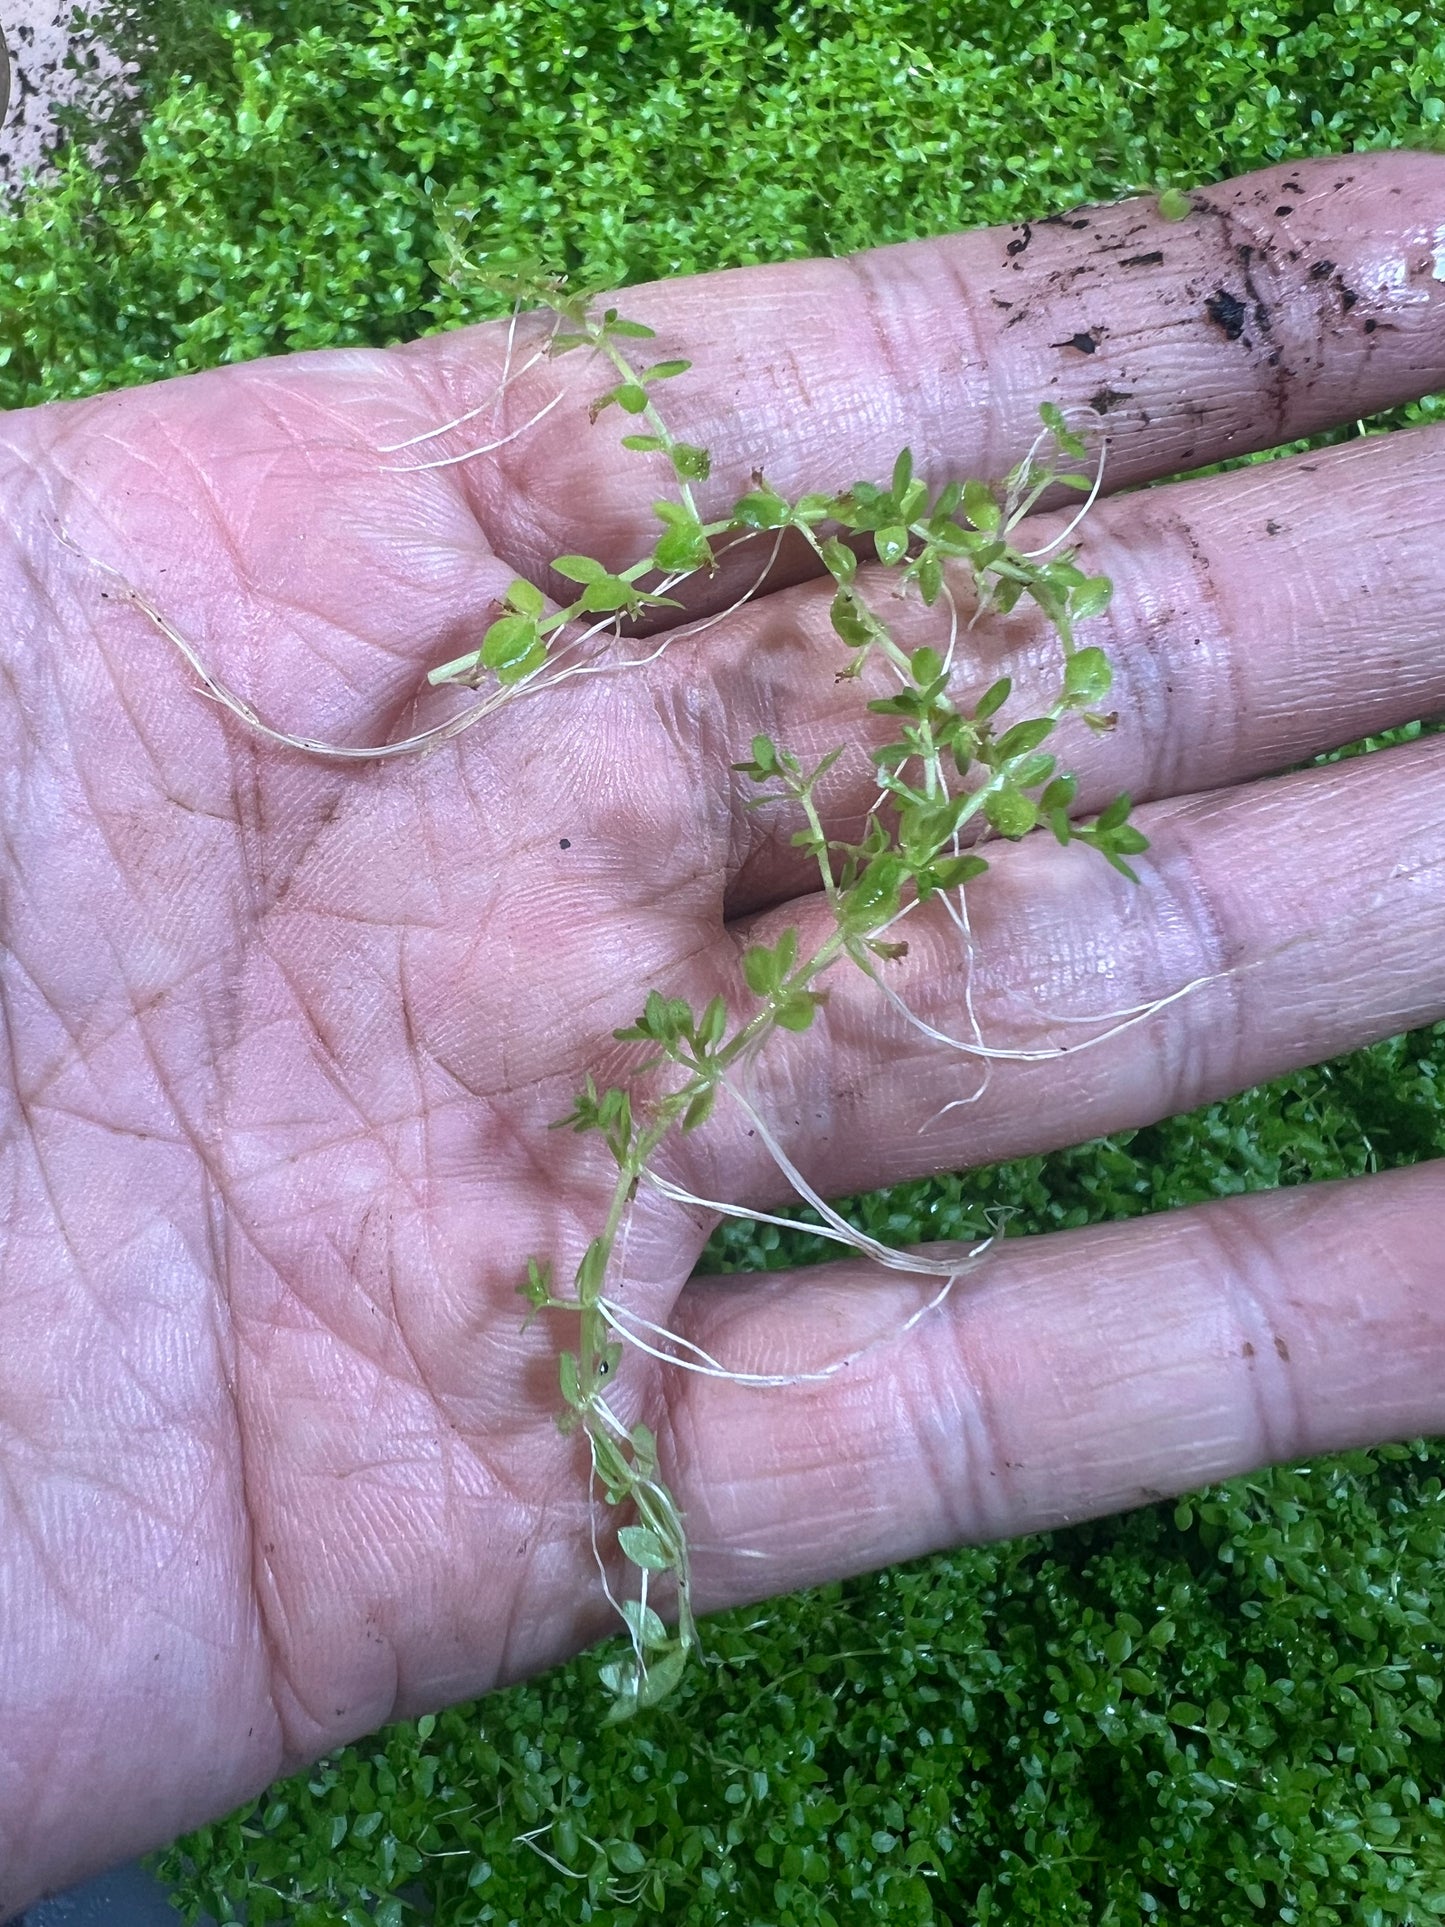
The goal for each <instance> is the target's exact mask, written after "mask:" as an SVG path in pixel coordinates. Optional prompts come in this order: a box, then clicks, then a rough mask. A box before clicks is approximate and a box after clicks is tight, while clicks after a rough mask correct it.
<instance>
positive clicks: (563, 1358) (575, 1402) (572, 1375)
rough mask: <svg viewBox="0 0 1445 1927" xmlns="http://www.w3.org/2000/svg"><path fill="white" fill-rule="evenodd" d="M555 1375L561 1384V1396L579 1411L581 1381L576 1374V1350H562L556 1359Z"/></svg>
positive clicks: (580, 1407) (581, 1402) (581, 1400)
mask: <svg viewBox="0 0 1445 1927" xmlns="http://www.w3.org/2000/svg"><path fill="white" fill-rule="evenodd" d="M557 1377H558V1379H559V1380H560V1381H561V1385H562V1397H563V1399H564V1400H565V1401H566V1403H567V1404H568V1405H570V1406H572V1407H573V1408H574V1410H577V1411H580V1410H581V1409H582V1404H583V1398H582V1382H581V1379H580V1378H579V1376H578V1367H577V1354H576V1352H563V1353H562V1354H561V1355H560V1356H559V1357H558V1360H557Z"/></svg>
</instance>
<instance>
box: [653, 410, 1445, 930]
mask: <svg viewBox="0 0 1445 1927" xmlns="http://www.w3.org/2000/svg"><path fill="white" fill-rule="evenodd" d="M1442 482H1445V429H1442V428H1431V429H1424V430H1419V431H1415V432H1410V433H1402V434H1396V435H1388V436H1377V437H1371V438H1369V439H1367V440H1362V441H1356V442H1351V443H1347V444H1345V445H1344V446H1343V447H1339V448H1334V449H1328V450H1325V451H1323V452H1320V453H1317V454H1311V455H1301V456H1298V457H1295V458H1292V459H1290V460H1288V461H1281V462H1274V463H1269V464H1266V465H1262V466H1258V467H1253V468H1248V469H1245V470H1243V471H1240V472H1238V473H1234V474H1227V475H1214V476H1209V477H1207V478H1205V479H1203V480H1199V481H1191V482H1177V483H1172V484H1169V485H1168V486H1166V487H1163V488H1158V489H1151V490H1148V491H1146V492H1143V493H1139V494H1136V495H1132V496H1129V497H1126V498H1123V499H1120V500H1116V501H1112V502H1101V503H1099V504H1097V505H1096V507H1095V508H1094V509H1093V510H1092V511H1091V513H1090V516H1089V518H1088V520H1087V522H1086V523H1085V525H1084V526H1083V529H1082V531H1081V534H1080V536H1079V538H1078V540H1079V558H1078V559H1079V566H1080V567H1081V568H1083V569H1084V570H1086V571H1087V572H1088V573H1090V574H1102V575H1107V576H1108V577H1109V578H1110V579H1111V580H1112V581H1113V583H1114V597H1113V601H1112V603H1111V605H1110V607H1109V609H1108V611H1107V613H1106V614H1105V615H1103V616H1102V617H1098V618H1095V619H1094V620H1093V621H1091V622H1090V624H1089V625H1088V627H1087V631H1086V632H1085V631H1081V632H1080V640H1081V641H1086V642H1089V643H1095V644H1097V645H1098V646H1099V647H1101V648H1102V649H1103V650H1104V651H1105V653H1106V654H1107V655H1108V657H1109V660H1110V662H1111V664H1112V665H1113V669H1114V686H1113V689H1112V691H1111V692H1110V695H1109V698H1108V701H1107V704H1106V705H1104V706H1105V707H1106V708H1108V709H1110V710H1113V711H1115V712H1116V713H1117V715H1118V717H1119V722H1118V726H1117V728H1115V729H1114V730H1113V731H1111V732H1110V733H1109V734H1107V735H1100V734H1098V733H1097V732H1096V731H1094V730H1092V729H1090V728H1088V727H1086V726H1085V724H1084V723H1083V721H1082V720H1081V719H1080V718H1078V717H1070V718H1066V719H1065V720H1064V722H1063V723H1062V724H1061V725H1060V727H1059V728H1058V730H1057V731H1056V732H1055V734H1054V736H1053V737H1052V738H1051V739H1050V742H1049V748H1050V749H1051V750H1053V751H1054V752H1055V753H1056V754H1057V756H1058V758H1059V764H1060V767H1061V768H1063V769H1066V770H1069V771H1073V772H1076V773H1077V774H1078V776H1079V778H1080V789H1079V797H1078V811H1079V813H1080V814H1088V813H1090V812H1091V811H1094V810H1097V809H1098V808H1100V807H1101V806H1102V805H1103V804H1104V803H1105V802H1106V801H1108V800H1109V799H1110V798H1112V797H1114V796H1116V795H1117V794H1118V793H1119V791H1121V790H1127V791H1128V792H1129V794H1130V795H1131V796H1133V797H1134V798H1135V799H1136V801H1143V800H1146V799H1150V798H1155V797H1161V796H1168V795H1175V794H1185V793H1188V792H1190V791H1195V790H1203V789H1208V788H1215V787H1219V786H1222V785H1224V784H1229V783H1237V782H1241V781H1243V780H1245V779H1246V778H1249V777H1254V776H1259V775H1264V774H1267V773H1270V772H1272V771H1276V770H1280V769H1284V768H1286V767H1288V766H1289V765H1290V764H1292V763H1297V762H1300V761H1302V760H1304V759H1305V758H1306V757H1309V756H1312V755H1315V754H1317V753H1319V752H1321V751H1324V750H1328V749H1332V748H1335V747H1337V746H1338V745H1340V744H1342V743H1346V742H1349V741H1352V740H1354V739H1356V738H1358V737H1361V736H1366V735H1370V734H1373V733H1375V732H1377V731H1380V730H1384V729H1388V728H1392V727H1394V726H1396V725H1398V724H1402V723H1407V722H1411V721H1414V720H1415V719H1416V718H1418V717H1421V716H1430V715H1433V714H1435V713H1436V712H1437V711H1439V710H1441V709H1442V708H1445V655H1442V653H1441V650H1440V646H1439V642H1440V627H1441V619H1442V611H1445V559H1442V556H1441V550H1440V542H1439V532H1438V527H1437V524H1436V516H1435V509H1434V504H1435V502H1436V501H1437V500H1438V499H1439V493H1440V489H1441V485H1442ZM1063 525H1064V518H1063V517H1062V516H1056V517H1046V518H1040V524H1039V528H1038V532H1037V534H1031V535H1030V537H1029V544H1030V546H1041V545H1043V544H1045V543H1047V542H1048V541H1049V540H1050V538H1051V535H1052V534H1053V533H1054V532H1055V530H1056V529H1058V528H1062V526H1063ZM859 581H860V585H861V587H862V590H863V593H864V595H865V597H866V598H867V599H868V601H869V603H870V606H872V607H874V608H875V609H877V610H879V611H880V613H881V614H882V615H883V616H884V618H885V619H886V620H887V621H888V623H889V624H890V627H891V628H892V630H893V633H894V635H895V638H896V640H897V641H898V642H899V643H900V644H901V645H902V646H903V647H904V648H906V649H910V650H911V649H913V648H916V647H919V646H921V645H922V644H924V643H928V644H930V645H931V646H933V647H934V648H936V649H938V650H940V651H943V650H944V649H945V647H946V645H947V641H948V638H949V634H950V617H949V611H948V609H947V608H946V607H945V605H944V604H943V603H941V602H940V603H939V604H936V605H935V606H934V608H932V609H926V608H925V607H924V606H923V604H922V602H921V601H920V600H919V599H918V598H917V597H916V596H913V597H909V598H900V597H898V596H897V595H895V593H894V591H893V587H892V584H891V582H890V580H889V578H888V572H887V571H884V570H881V569H879V568H877V567H876V566H875V567H874V568H873V569H872V570H869V569H866V568H865V569H863V570H860V575H859ZM966 582H967V579H966V578H963V577H962V576H961V575H960V578H958V579H957V596H958V600H959V603H960V605H961V607H960V622H961V624H962V625H966V624H967V622H968V618H969V616H970V613H971V611H972V608H973V606H974V605H973V601H972V598H971V592H970V591H969V590H968V588H967V586H966ZM832 590H833V584H832V581H831V578H830V579H828V580H827V581H826V582H825V583H808V584H804V585H799V586H796V587H794V588H791V589H788V590H785V591H783V592H781V593H780V594H778V595H774V596H769V597H767V598H765V599H762V600H760V601H759V602H757V603H755V604H753V605H751V606H750V607H748V608H746V609H744V610H741V611H739V613H738V614H737V615H736V616H735V617H733V618H731V619H730V621H729V622H728V624H727V625H725V626H724V627H721V628H719V629H717V630H714V631H709V632H706V633H704V634H703V635H702V636H700V637H699V639H698V641H697V642H696V643H695V644H693V643H690V642H689V641H688V640H687V639H686V637H685V636H684V637H682V638H680V639H679V641H678V642H677V643H676V644H675V645H674V647H673V652H670V657H669V659H670V661H671V662H672V664H673V668H674V672H675V673H676V674H677V675H678V676H679V677H682V678H684V679H686V680H688V681H689V682H690V683H692V684H693V685H695V686H696V687H697V688H698V689H699V690H707V689H711V691H712V701H713V703H714V705H715V706H717V707H718V708H720V709H721V710H722V711H723V719H722V720H720V722H719V723H718V725H717V726H716V727H715V728H713V729H711V730H710V731H708V732H707V733H706V737H705V740H706V742H707V744H708V745H709V746H710V747H709V753H710V754H711V755H712V757H713V759H714V764H715V767H714V770H713V772H712V775H711V778H710V780H709V781H708V782H707V783H706V785H705V787H706V788H707V790H708V793H709V794H710V795H719V794H726V795H728V796H729V797H730V799H731V809H730V811H729V813H728V815H727V816H726V817H725V818H714V821H715V822H717V823H718V825H719V829H720V831H721V832H722V833H723V834H725V836H726V839H727V842H726V847H725V849H723V850H722V852H721V854H720V858H719V861H720V863H721V864H722V865H723V867H724V868H725V870H726V872H727V875H728V878H729V898H730V906H731V910H732V913H733V914H735V915H736V914H742V913H744V912H746V911H748V910H750V909H755V908H759V907H762V906H764V905H766V904H768V903H771V902H777V901H780V900H782V899H784V898H786V897H788V896H791V895H795V894H797V893H799V892H801V891H805V890H807V889H809V888H811V887H816V866H815V865H814V866H812V867H811V868H810V864H811V859H810V858H809V857H808V856H807V854H806V853H805V852H801V851H799V850H796V849H794V848H793V846H792V843H791V836H792V833H793V831H794V830H796V829H797V828H798V820H797V815H796V812H795V811H793V812H790V811H789V810H787V809H786V808H779V807H768V808H763V809H759V808H757V807H756V799H757V797H758V794H759V791H758V786H757V785H756V784H755V783H752V782H751V781H749V779H748V778H747V777H746V776H744V775H741V774H739V773H737V772H735V771H734V770H733V769H732V767H731V765H732V764H733V763H735V762H736V761H738V760H739V759H742V758H744V757H746V756H747V755H748V754H749V750H748V745H749V743H750V742H751V740H752V737H753V736H754V735H755V734H757V733H759V732H761V733H763V734H766V735H769V736H773V737H775V738H776V740H777V741H778V742H779V743H781V744H782V745H784V746H785V747H787V748H788V749H790V750H792V751H793V753H794V754H796V755H797V756H798V757H799V758H800V760H802V761H803V763H804V764H805V766H808V765H811V764H812V763H814V762H816V761H818V760H820V759H821V758H822V757H823V756H824V755H825V754H826V753H827V752H828V751H829V750H831V749H834V748H836V747H837V746H838V745H839V744H846V745H848V750H849V753H848V754H846V755H845V756H844V757H843V758H842V759H841V760H840V761H839V762H838V763H837V764H836V765H835V766H834V768H833V770H832V771H831V772H830V773H829V775H828V776H827V777H826V778H825V779H824V781H823V783H822V785H821V786H820V789H819V792H818V801H819V805H820V808H821V810H822V812H823V817H824V822H825V825H826V826H827V828H828V829H829V831H830V833H831V834H833V835H835V836H838V837H841V838H844V839H852V840H856V838H857V835H858V833H859V831H860V829H861V824H862V820H863V817H864V814H865V812H866V811H867V810H869V809H870V808H871V807H872V806H873V804H874V802H875V799H876V796H877V771H876V768H875V766H874V764H873V763H872V762H871V760H870V758H869V755H868V752H869V750H871V749H874V748H877V747H879V746H881V745H882V744H883V743H886V742H889V741H892V740H894V737H895V735H896V728H895V727H894V725H896V720H897V719H896V718H887V717H880V716H871V715H869V714H867V712H866V708H865V704H866V702H867V700H868V699H870V698H876V697H880V696H884V695H888V694H891V693H893V691H894V690H895V689H896V687H897V677H896V675H894V673H893V672H892V671H891V670H890V669H889V668H888V666H887V665H886V663H883V662H882V661H880V660H876V659H875V660H874V662H873V663H872V664H871V665H870V671H869V672H868V673H867V674H866V676H865V680H864V683H863V685H862V686H861V687H860V685H859V684H858V683H853V682H843V683H840V682H838V681H837V680H836V679H835V676H836V672H837V671H838V670H840V669H845V668H847V666H848V663H849V658H850V654H851V652H850V651H849V650H848V649H847V648H846V647H845V646H844V645H843V643H842V642H841V641H840V640H839V638H838V637H837V635H836V634H835V633H834V631H833V628H832V624H831V621H830V618H829V610H830V607H831V602H832ZM957 663H958V668H957V671H956V674H955V679H954V697H955V700H956V701H958V702H959V703H960V704H961V705H962V706H963V707H965V708H971V707H972V706H973V704H974V703H975V702H976V701H977V699H978V697H979V696H980V695H981V694H982V693H983V691H984V689H986V688H987V687H988V685H989V684H990V683H992V682H993V681H994V680H995V678H997V677H999V676H1008V677H1010V678H1012V680H1013V683H1014V694H1013V696H1012V698H1011V700H1010V705H1009V708H1008V711H1007V716H1008V718H1009V719H1010V720H1017V719H1018V718H1020V717H1024V716H1034V715H1038V714H1040V713H1041V712H1042V711H1044V710H1046V709H1048V708H1049V707H1050V706H1051V705H1052V704H1053V703H1054V702H1055V701H1056V700H1057V697H1058V693H1059V687H1060V677H1061V658H1060V650H1059V643H1058V638H1057V636H1056V634H1055V633H1054V631H1053V629H1052V628H1051V626H1050V625H1049V623H1048V622H1047V621H1046V620H1045V619H1044V618H1043V617H1042V616H1041V615H1039V613H1038V612H1037V611H1036V610H1035V609H1034V608H1033V605H1032V604H1027V603H1026V604H1021V605H1020V607H1019V608H1018V609H1017V610H1016V611H1015V612H1014V613H1013V614H1012V615H1011V616H1009V617H1008V618H998V617H993V618H987V619H985V620H984V621H982V622H981V623H980V624H979V625H978V627H977V628H972V629H970V628H968V627H967V626H961V627H959V629H958V631H957Z"/></svg>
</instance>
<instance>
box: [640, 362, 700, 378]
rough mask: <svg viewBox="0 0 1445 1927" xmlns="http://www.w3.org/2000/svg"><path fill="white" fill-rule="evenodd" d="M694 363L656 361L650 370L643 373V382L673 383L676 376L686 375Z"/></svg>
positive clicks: (646, 369)
mask: <svg viewBox="0 0 1445 1927" xmlns="http://www.w3.org/2000/svg"><path fill="white" fill-rule="evenodd" d="M691 366H692V363H691V362H690V361H655V362H653V364H652V366H651V367H650V368H644V369H643V371H642V377H641V378H642V380H643V381H671V380H672V378H673V376H674V375H685V374H686V373H687V371H688V369H689V368H691Z"/></svg>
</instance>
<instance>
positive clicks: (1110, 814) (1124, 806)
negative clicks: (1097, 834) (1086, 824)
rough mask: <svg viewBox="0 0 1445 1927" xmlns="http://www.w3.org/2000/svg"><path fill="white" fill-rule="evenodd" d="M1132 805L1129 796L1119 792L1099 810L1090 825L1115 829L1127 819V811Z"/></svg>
mask: <svg viewBox="0 0 1445 1927" xmlns="http://www.w3.org/2000/svg"><path fill="white" fill-rule="evenodd" d="M1133 807H1134V806H1133V803H1132V801H1131V800H1130V798H1129V796H1128V795H1127V794H1123V793H1121V794H1120V795H1118V796H1116V797H1115V798H1114V800H1113V802H1112V803H1110V804H1108V805H1106V807H1105V808H1104V809H1102V810H1100V812H1099V814H1098V815H1097V817H1095V819H1094V822H1093V825H1092V827H1093V828H1094V829H1096V830H1116V829H1118V827H1119V825H1120V824H1121V823H1123V822H1125V821H1127V819H1128V815H1129V812H1130V810H1131V809H1132V808H1133Z"/></svg>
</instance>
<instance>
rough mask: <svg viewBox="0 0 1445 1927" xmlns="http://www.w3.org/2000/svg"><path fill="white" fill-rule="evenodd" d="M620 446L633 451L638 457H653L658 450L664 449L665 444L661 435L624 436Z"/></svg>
mask: <svg viewBox="0 0 1445 1927" xmlns="http://www.w3.org/2000/svg"><path fill="white" fill-rule="evenodd" d="M622 446H623V447H624V448H630V449H633V450H635V452H636V453H637V454H639V455H653V454H656V452H657V450H658V449H659V448H666V447H667V443H666V442H665V441H664V440H663V439H662V437H661V435H624V436H623V437H622Z"/></svg>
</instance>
